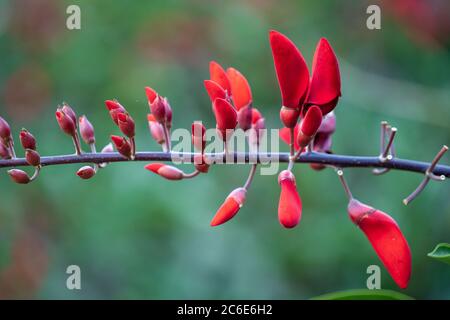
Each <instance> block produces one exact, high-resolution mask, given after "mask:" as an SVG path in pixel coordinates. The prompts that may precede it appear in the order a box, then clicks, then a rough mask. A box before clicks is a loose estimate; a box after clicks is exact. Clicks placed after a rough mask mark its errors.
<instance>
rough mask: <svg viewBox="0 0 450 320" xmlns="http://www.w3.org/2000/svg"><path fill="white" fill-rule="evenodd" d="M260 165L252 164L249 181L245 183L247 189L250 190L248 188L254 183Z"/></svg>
mask: <svg viewBox="0 0 450 320" xmlns="http://www.w3.org/2000/svg"><path fill="white" fill-rule="evenodd" d="M257 167H258V164H257V163H255V164H253V165H252V167H251V168H250V172H249V174H248V178H247V181H245V184H244V186H243V188H244V189H245V190H248V188H249V187H250V185H251V184H252V181H253V178H254V177H255V173H256V169H257Z"/></svg>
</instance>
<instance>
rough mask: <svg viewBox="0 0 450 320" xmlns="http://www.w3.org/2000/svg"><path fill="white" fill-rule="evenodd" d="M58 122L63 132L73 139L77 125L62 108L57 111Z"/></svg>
mask: <svg viewBox="0 0 450 320" xmlns="http://www.w3.org/2000/svg"><path fill="white" fill-rule="evenodd" d="M55 115H56V121H57V122H58V125H59V127H60V128H61V130H62V131H63V132H64V133H66V134H68V135H69V136H71V137H74V136H75V135H76V124H75V122H74V121H73V120H72V118H71V117H70V116H68V115H67V114H66V113H65V112H64V111H63V110H62V109H61V108H58V109H57V110H56V113H55Z"/></svg>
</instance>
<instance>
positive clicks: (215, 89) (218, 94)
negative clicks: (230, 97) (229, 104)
mask: <svg viewBox="0 0 450 320" xmlns="http://www.w3.org/2000/svg"><path fill="white" fill-rule="evenodd" d="M203 83H204V84H205V89H206V92H208V95H209V99H211V102H214V100H216V99H217V98H220V99H226V97H227V93H226V92H225V90H224V89H223V88H222V87H221V86H220V85H219V84H218V83H217V82H214V81H212V80H205V81H204V82H203Z"/></svg>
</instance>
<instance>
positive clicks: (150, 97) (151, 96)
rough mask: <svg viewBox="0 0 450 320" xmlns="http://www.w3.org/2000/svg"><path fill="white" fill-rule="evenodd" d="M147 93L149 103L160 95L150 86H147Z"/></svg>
mask: <svg viewBox="0 0 450 320" xmlns="http://www.w3.org/2000/svg"><path fill="white" fill-rule="evenodd" d="M145 94H146V95H147V99H148V103H149V105H150V104H151V103H153V101H155V99H156V97H157V96H158V94H157V93H156V91H155V90H153V89H152V88H150V87H145Z"/></svg>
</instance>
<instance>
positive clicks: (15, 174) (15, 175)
mask: <svg viewBox="0 0 450 320" xmlns="http://www.w3.org/2000/svg"><path fill="white" fill-rule="evenodd" d="M8 174H9V176H10V177H11V180H12V181H14V182H15V183H18V184H27V183H29V182H30V177H28V174H27V173H26V172H25V171H22V170H19V169H11V170H8Z"/></svg>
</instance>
